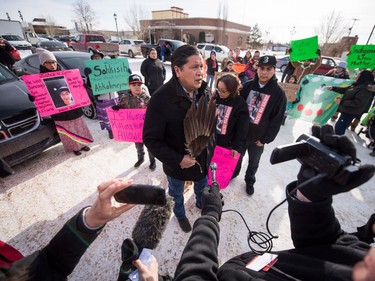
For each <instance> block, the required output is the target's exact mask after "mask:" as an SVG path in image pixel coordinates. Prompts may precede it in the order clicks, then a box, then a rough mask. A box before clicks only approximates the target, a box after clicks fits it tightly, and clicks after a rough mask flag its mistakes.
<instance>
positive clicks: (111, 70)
mask: <svg viewBox="0 0 375 281" xmlns="http://www.w3.org/2000/svg"><path fill="white" fill-rule="evenodd" d="M85 63H86V66H87V67H88V68H90V69H91V73H90V74H89V78H90V83H91V87H92V92H93V94H94V95H100V94H104V93H109V92H117V91H122V90H127V89H128V79H129V74H130V73H129V62H128V59H126V58H123V59H110V60H109V59H105V60H88V61H85Z"/></svg>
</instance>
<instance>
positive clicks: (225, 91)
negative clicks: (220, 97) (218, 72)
mask: <svg viewBox="0 0 375 281" xmlns="http://www.w3.org/2000/svg"><path fill="white" fill-rule="evenodd" d="M216 91H217V92H218V93H220V94H226V93H228V92H229V91H227V90H223V89H218V88H216Z"/></svg>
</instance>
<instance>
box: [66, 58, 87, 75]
mask: <svg viewBox="0 0 375 281" xmlns="http://www.w3.org/2000/svg"><path fill="white" fill-rule="evenodd" d="M89 59H90V55H89V54H87V56H80V57H64V58H60V61H61V62H62V63H63V64H64V65H65V66H66V68H68V69H74V68H78V69H79V72H80V73H81V75H82V76H85V74H84V69H85V67H86V64H85V61H86V60H89Z"/></svg>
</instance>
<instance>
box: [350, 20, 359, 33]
mask: <svg viewBox="0 0 375 281" xmlns="http://www.w3.org/2000/svg"><path fill="white" fill-rule="evenodd" d="M352 20H353V24H352V27H349V34H348V37H349V36H350V33H351V32H352V29H353V26H354V24H355V22H356V21H357V20H359V19H352Z"/></svg>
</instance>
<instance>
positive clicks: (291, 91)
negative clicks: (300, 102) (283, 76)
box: [279, 83, 299, 102]
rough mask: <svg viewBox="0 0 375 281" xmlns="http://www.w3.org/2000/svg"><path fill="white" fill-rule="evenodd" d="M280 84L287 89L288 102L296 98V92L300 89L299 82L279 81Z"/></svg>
mask: <svg viewBox="0 0 375 281" xmlns="http://www.w3.org/2000/svg"><path fill="white" fill-rule="evenodd" d="M279 84H280V86H281V87H282V88H283V89H284V90H285V96H286V99H287V101H288V102H293V101H295V100H296V93H297V92H298V90H299V84H292V83H279Z"/></svg>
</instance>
